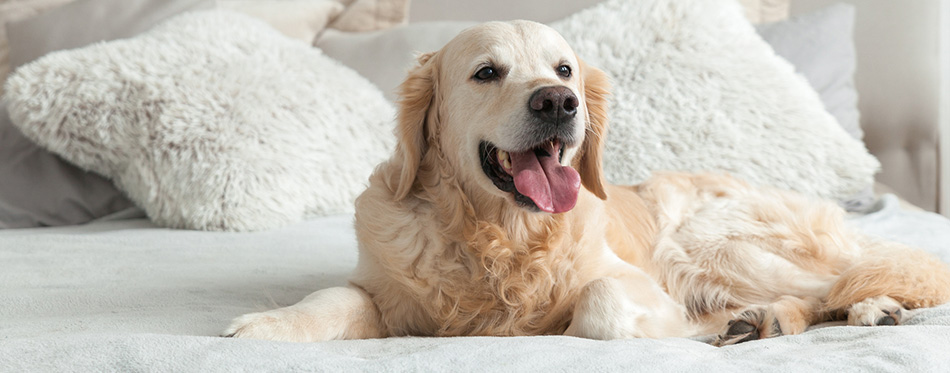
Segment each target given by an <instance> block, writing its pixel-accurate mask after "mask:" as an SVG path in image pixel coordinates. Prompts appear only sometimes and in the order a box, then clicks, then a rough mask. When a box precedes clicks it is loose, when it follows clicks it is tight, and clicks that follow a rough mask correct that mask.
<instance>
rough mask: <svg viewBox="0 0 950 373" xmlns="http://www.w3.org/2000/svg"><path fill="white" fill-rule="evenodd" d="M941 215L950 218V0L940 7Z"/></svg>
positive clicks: (942, 3) (943, 2) (944, 1)
mask: <svg viewBox="0 0 950 373" xmlns="http://www.w3.org/2000/svg"><path fill="white" fill-rule="evenodd" d="M940 66H941V68H942V69H943V71H942V73H941V79H940V80H941V85H940V97H941V99H940V143H941V144H943V145H942V146H941V147H940V213H942V214H944V215H946V216H948V217H950V0H942V1H941V5H940Z"/></svg>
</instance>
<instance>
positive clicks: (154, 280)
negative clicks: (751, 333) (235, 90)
mask: <svg viewBox="0 0 950 373" xmlns="http://www.w3.org/2000/svg"><path fill="white" fill-rule="evenodd" d="M352 221H353V216H352V215H336V216H331V217H323V218H318V219H314V220H310V221H306V222H302V223H299V224H294V225H290V226H287V227H284V228H280V229H276V230H271V231H266V232H254V233H245V234H227V233H220V232H197V231H180V230H168V229H161V228H159V227H156V226H155V225H154V224H152V223H150V222H148V221H147V220H128V221H119V222H107V223H93V224H89V225H84V226H73V227H56V228H47V229H25V230H6V231H0V268H3V270H2V271H0V315H2V317H0V330H2V331H3V332H2V334H3V337H2V338H0V367H2V370H8V371H14V372H36V371H123V372H128V371H169V372H194V371H200V372H238V371H254V372H266V371H276V372H290V371H319V372H342V371H346V372H350V371H385V372H399V371H415V372H419V371H452V372H456V371H461V372H466V371H479V372H482V371H503V372H535V371H579V372H588V371H623V372H630V371H643V372H656V371H677V372H719V371H739V372H746V371H761V370H767V371H770V372H796V373H797V372H837V371H842V372H850V371H861V372H867V371H872V372H874V371H882V372H883V371H907V372H946V371H950V356H948V355H947V353H946V351H948V350H950V306H942V307H939V308H933V309H927V310H924V311H921V312H919V313H917V314H916V315H915V316H913V317H912V318H909V319H908V320H906V322H905V325H901V326H880V327H840V326H830V327H820V328H813V329H812V330H809V331H807V332H805V333H804V334H801V335H795V336H784V337H778V338H771V339H767V340H760V341H752V342H747V343H742V344H738V345H735V346H728V347H724V348H716V347H712V346H710V345H708V344H706V343H704V340H705V339H700V340H693V339H679V338H670V339H660V340H650V339H629V340H616V341H593V340H587V339H580V338H572V337H563V336H545V337H517V338H509V337H504V338H502V337H496V338H490V337H467V338H461V337H460V338H387V339H375V340H358V341H332V342H323V343H285V342H270V341H257V340H243V339H229V338H218V337H217V335H218V334H219V333H221V332H222V331H223V330H224V328H226V327H227V326H228V324H229V323H230V320H231V319H232V318H234V317H237V316H240V315H242V314H245V313H249V312H257V311H263V310H267V309H271V308H274V307H279V306H285V305H289V304H293V303H295V302H297V301H299V300H301V299H303V297H305V296H307V295H308V294H310V293H311V292H313V291H316V290H319V289H322V288H326V287H331V286H340V285H343V284H345V283H346V279H347V276H348V275H349V273H350V271H352V270H353V268H354V267H355V266H356V263H357V261H358V256H357V243H356V237H355V233H354V231H353V226H352ZM849 224H852V225H854V226H855V227H857V228H858V229H860V230H862V231H865V232H869V233H871V234H874V235H878V236H884V237H889V238H893V239H896V240H898V241H902V242H904V243H907V244H910V245H913V246H918V247H921V248H923V249H926V250H928V251H931V252H933V253H936V254H938V255H939V256H940V257H941V258H942V259H943V260H945V261H950V249H948V248H950V221H948V220H947V219H946V218H943V217H941V216H938V215H936V214H931V213H924V212H910V211H904V210H901V209H899V208H898V202H897V199H896V198H893V196H885V198H884V199H883V202H882V204H881V206H879V209H877V210H875V212H873V213H871V214H868V215H865V216H860V217H857V218H855V219H853V220H851V221H850V223H849ZM824 326H828V324H826V325H824Z"/></svg>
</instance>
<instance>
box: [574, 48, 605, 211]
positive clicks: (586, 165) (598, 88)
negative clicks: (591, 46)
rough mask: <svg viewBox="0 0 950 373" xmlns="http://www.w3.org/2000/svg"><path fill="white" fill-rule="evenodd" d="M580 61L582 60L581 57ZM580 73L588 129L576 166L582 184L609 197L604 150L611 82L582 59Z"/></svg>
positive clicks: (592, 191) (601, 196)
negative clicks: (605, 177) (605, 178)
mask: <svg viewBox="0 0 950 373" xmlns="http://www.w3.org/2000/svg"><path fill="white" fill-rule="evenodd" d="M578 61H580V60H578ZM580 70H581V71H580V73H581V74H580V76H581V79H582V82H583V84H584V86H583V89H584V103H585V104H586V105H587V132H586V133H585V136H584V143H583V144H581V148H580V149H579V150H578V153H577V155H576V156H575V158H574V168H575V169H577V172H578V173H580V175H581V183H582V184H583V185H584V187H585V188H587V190H589V191H591V193H594V195H596V196H597V197H599V198H600V199H607V192H606V191H605V190H604V184H605V183H606V181H604V175H603V166H602V163H603V153H604V140H605V136H607V123H608V121H607V95H608V94H609V91H610V82H609V81H608V80H607V74H604V72H603V71H600V70H599V69H597V68H595V67H592V66H589V65H587V64H586V63H584V61H580Z"/></svg>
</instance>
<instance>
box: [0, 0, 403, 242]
mask: <svg viewBox="0 0 950 373" xmlns="http://www.w3.org/2000/svg"><path fill="white" fill-rule="evenodd" d="M7 90H8V92H7V93H8V95H9V97H8V99H9V100H10V102H9V105H8V109H9V111H10V115H11V118H12V119H13V122H14V124H15V125H17V126H18V127H19V128H20V129H21V130H22V131H23V133H24V134H25V135H26V136H27V137H29V138H30V139H31V140H33V141H35V142H37V143H38V144H40V145H42V146H44V147H46V148H48V149H50V150H51V151H53V152H54V153H57V154H59V155H61V156H63V157H64V158H66V159H68V160H69V161H70V162H72V163H75V164H77V165H79V166H80V167H83V168H85V169H88V170H92V171H94V172H97V173H100V174H102V175H105V176H107V177H109V178H111V179H112V180H113V181H114V182H115V184H116V185H117V186H118V187H119V188H120V189H121V190H123V191H124V192H125V193H126V194H127V195H128V196H129V198H130V199H131V200H132V201H134V202H135V203H136V204H137V205H138V206H140V207H142V208H143V209H144V210H145V212H146V213H147V214H148V216H149V217H150V218H151V219H153V220H154V221H156V222H157V223H158V224H160V225H163V226H167V227H175V228H189V229H204V230H229V231H250V230H261V229H268V228H274V227H278V226H281V225H285V224H288V223H291V222H295V221H299V220H300V219H302V218H303V217H304V216H311V215H322V214H332V213H339V212H345V211H352V202H353V200H354V199H355V197H356V196H357V195H358V193H360V192H361V191H362V190H363V188H365V183H366V180H367V178H368V177H369V174H370V173H371V171H372V169H373V167H375V165H376V164H378V163H379V162H381V161H382V160H384V159H385V157H386V156H388V154H389V149H391V148H392V141H393V135H392V132H391V126H392V123H391V122H392V118H393V116H394V111H393V108H392V106H391V105H390V104H389V103H388V102H386V100H385V99H384V98H383V96H382V94H381V93H380V92H379V91H378V90H377V89H376V88H375V87H373V85H372V84H370V83H369V82H367V81H366V80H365V79H363V78H362V77H360V76H359V75H358V74H356V73H355V72H353V71H352V70H350V69H348V68H346V67H345V66H342V65H341V64H339V63H338V62H336V61H333V60H331V59H329V58H327V57H326V56H324V55H323V54H322V53H320V52H319V50H316V49H314V48H312V47H311V46H309V45H308V44H303V43H299V42H297V41H294V40H292V39H289V38H287V37H285V36H283V35H281V34H280V33H278V32H277V31H275V30H274V29H273V28H271V27H270V26H268V25H266V24H265V23H264V22H262V21H259V20H256V19H252V18H250V17H247V16H245V15H242V14H238V13H234V12H229V11H223V10H221V11H208V12H196V13H190V14H186V15H182V16H180V17H176V18H174V19H172V20H169V21H168V22H166V23H163V24H162V25H160V26H159V27H156V28H155V29H153V30H152V31H150V32H148V33H146V34H142V35H140V36H138V37H135V38H132V39H126V40H118V41H113V42H109V43H101V44H97V45H93V46H90V47H87V48H82V49H76V50H71V51H63V52H57V53H53V54H49V55H47V56H46V57H43V58H42V59H40V60H38V61H36V62H33V63H31V64H30V65H26V66H23V67H21V68H20V69H19V70H17V71H16V72H15V73H14V74H13V75H12V76H11V77H10V78H9V80H8V82H7Z"/></svg>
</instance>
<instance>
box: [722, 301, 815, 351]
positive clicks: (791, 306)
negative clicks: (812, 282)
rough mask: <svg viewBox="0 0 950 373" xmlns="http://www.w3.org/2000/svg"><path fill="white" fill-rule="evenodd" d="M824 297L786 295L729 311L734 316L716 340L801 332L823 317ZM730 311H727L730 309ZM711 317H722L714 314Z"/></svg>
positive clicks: (734, 340)
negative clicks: (771, 300)
mask: <svg viewBox="0 0 950 373" xmlns="http://www.w3.org/2000/svg"><path fill="white" fill-rule="evenodd" d="M821 310H822V307H821V301H820V300H819V299H818V298H813V297H806V298H798V297H793V296H787V295H786V296H783V297H781V298H779V299H778V300H777V301H775V302H772V303H770V304H767V305H755V306H748V307H745V308H743V309H740V310H739V311H738V312H734V311H732V312H729V314H731V315H732V319H731V320H729V322H728V323H726V325H725V327H724V328H723V329H721V330H723V331H722V333H721V334H719V336H718V337H717V338H716V340H715V341H714V342H713V344H714V345H716V346H726V345H731V344H736V343H741V342H748V341H753V340H756V339H765V338H772V337H778V336H782V335H791V334H799V333H801V332H803V331H805V328H808V326H810V325H813V324H816V323H818V322H820V321H822V319H823V316H822V314H821ZM727 312H728V311H727ZM712 319H720V320H721V319H722V318H721V317H720V318H712Z"/></svg>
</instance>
